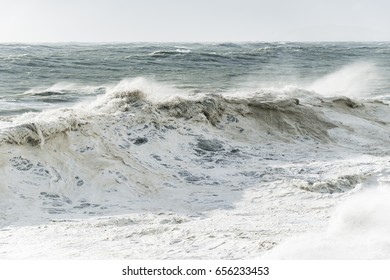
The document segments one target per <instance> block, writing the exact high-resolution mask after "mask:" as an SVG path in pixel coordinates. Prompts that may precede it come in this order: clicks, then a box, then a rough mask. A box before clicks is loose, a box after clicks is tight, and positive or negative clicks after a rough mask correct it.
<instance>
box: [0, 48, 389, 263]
mask: <svg viewBox="0 0 390 280" xmlns="http://www.w3.org/2000/svg"><path fill="white" fill-rule="evenodd" d="M389 104H390V43H387V42H383V43H380V42H372V43H369V42H367V43H361V42H351V43H337V42H335V43H332V42H328V43H292V42H279V43H208V44H205V43H202V44H201V43H191V44H190V43H175V44H173V43H166V44H161V43H132V44H119V43H118V44H71V43H69V44H0V164H1V168H0V174H1V183H0V243H1V246H0V258H2V259H388V258H389V257H390V234H389V233H390V214H389V213H390V211H389V210H390V204H389V203H388V201H389V199H390V191H389V185H390V164H389V163H390V128H389V124H390V108H389Z"/></svg>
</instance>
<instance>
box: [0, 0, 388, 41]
mask: <svg viewBox="0 0 390 280" xmlns="http://www.w3.org/2000/svg"><path fill="white" fill-rule="evenodd" d="M389 12H390V1H389V0H323V1H320V0H1V2H0V42H3V43H4V42H30V43H33V42H235V41H390V16H389Z"/></svg>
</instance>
